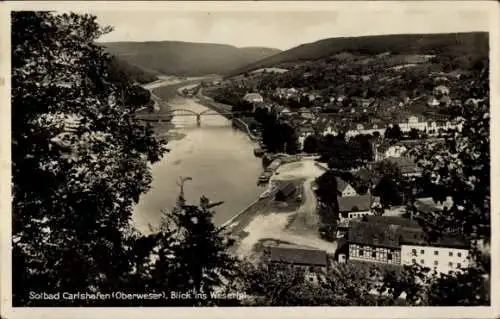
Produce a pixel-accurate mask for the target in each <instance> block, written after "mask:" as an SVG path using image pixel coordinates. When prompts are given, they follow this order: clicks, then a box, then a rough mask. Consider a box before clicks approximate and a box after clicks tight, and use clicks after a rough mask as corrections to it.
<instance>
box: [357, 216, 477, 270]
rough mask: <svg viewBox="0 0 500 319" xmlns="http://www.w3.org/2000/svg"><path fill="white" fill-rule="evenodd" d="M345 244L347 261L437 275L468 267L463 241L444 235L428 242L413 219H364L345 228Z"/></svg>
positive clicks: (468, 245)
mask: <svg viewBox="0 0 500 319" xmlns="http://www.w3.org/2000/svg"><path fill="white" fill-rule="evenodd" d="M347 241H348V256H349V259H350V260H358V261H369V262H382V263H387V264H394V265H398V264H399V265H412V264H420V265H422V266H424V267H429V268H430V269H433V270H436V271H438V272H441V273H448V272H449V271H456V270H458V269H459V268H463V267H467V266H468V265H469V258H468V257H469V247H470V244H469V243H468V242H467V241H466V240H465V239H464V238H462V237H461V236H460V235H451V234H444V235H443V236H442V237H440V238H437V239H433V240H430V239H428V238H427V237H426V236H425V233H424V231H423V229H422V227H421V226H420V225H419V223H418V222H417V221H416V220H414V219H406V218H402V217H391V216H366V217H364V218H363V219H362V220H361V221H360V222H355V223H350V224H349V230H348V239H347Z"/></svg>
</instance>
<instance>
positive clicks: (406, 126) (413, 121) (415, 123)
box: [398, 116, 427, 132]
mask: <svg viewBox="0 0 500 319" xmlns="http://www.w3.org/2000/svg"><path fill="white" fill-rule="evenodd" d="M398 125H399V127H400V128H401V131H403V132H409V131H411V130H412V129H417V130H420V131H425V130H426V129H427V122H426V121H425V120H421V119H419V118H418V117H417V116H410V117H408V120H407V122H403V123H398Z"/></svg>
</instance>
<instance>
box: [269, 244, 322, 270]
mask: <svg viewBox="0 0 500 319" xmlns="http://www.w3.org/2000/svg"><path fill="white" fill-rule="evenodd" d="M268 248H269V252H270V261H271V262H282V263H288V264H294V265H305V266H306V265H307V266H321V267H326V266H327V254H326V252H325V251H324V250H317V249H309V248H298V247H292V246H269V247H268Z"/></svg>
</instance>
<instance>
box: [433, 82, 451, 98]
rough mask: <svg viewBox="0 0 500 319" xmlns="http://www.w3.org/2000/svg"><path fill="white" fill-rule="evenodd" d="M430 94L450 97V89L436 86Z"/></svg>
mask: <svg viewBox="0 0 500 319" xmlns="http://www.w3.org/2000/svg"><path fill="white" fill-rule="evenodd" d="M432 93H433V94H434V95H435V96H437V97H441V96H443V95H450V89H449V88H448V87H446V86H444V85H438V86H436V87H435V88H434V90H432Z"/></svg>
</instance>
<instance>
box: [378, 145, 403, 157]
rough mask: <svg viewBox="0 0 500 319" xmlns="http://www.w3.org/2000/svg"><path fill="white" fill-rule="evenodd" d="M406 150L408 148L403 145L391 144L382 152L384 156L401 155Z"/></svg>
mask: <svg viewBox="0 0 500 319" xmlns="http://www.w3.org/2000/svg"><path fill="white" fill-rule="evenodd" d="M406 151H408V148H406V146H404V145H392V146H390V147H389V148H388V149H387V150H386V151H385V152H384V155H383V156H384V158H388V157H401V156H403V154H404V153H405V152H406Z"/></svg>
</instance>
